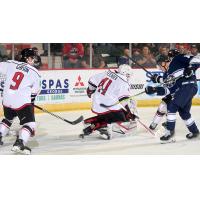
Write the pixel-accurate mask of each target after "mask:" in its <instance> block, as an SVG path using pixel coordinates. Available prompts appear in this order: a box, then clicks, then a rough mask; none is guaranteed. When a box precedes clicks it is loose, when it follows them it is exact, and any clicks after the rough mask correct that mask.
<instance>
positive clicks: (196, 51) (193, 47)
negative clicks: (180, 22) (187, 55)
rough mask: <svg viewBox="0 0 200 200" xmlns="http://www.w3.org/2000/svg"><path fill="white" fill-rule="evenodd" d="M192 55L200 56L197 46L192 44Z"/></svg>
mask: <svg viewBox="0 0 200 200" xmlns="http://www.w3.org/2000/svg"><path fill="white" fill-rule="evenodd" d="M191 54H192V55H193V56H197V55H200V53H199V50H198V48H197V45H196V44H192V45H191Z"/></svg>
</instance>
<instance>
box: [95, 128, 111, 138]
mask: <svg viewBox="0 0 200 200" xmlns="http://www.w3.org/2000/svg"><path fill="white" fill-rule="evenodd" d="M98 131H99V133H100V135H101V137H102V138H103V139H105V140H110V139H111V134H109V133H108V130H107V128H100V129H99V130H98Z"/></svg>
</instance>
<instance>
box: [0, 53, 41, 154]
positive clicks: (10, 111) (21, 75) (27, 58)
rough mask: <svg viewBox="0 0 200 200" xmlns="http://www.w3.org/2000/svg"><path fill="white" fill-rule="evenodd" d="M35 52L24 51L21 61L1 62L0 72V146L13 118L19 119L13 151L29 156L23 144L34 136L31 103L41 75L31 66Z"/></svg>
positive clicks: (27, 148) (28, 150)
mask: <svg viewBox="0 0 200 200" xmlns="http://www.w3.org/2000/svg"><path fill="white" fill-rule="evenodd" d="M34 58H35V52H34V50H33V49H23V50H22V52H21V56H20V61H15V60H8V61H7V62H0V73H2V74H5V76H6V80H5V83H4V89H3V102H2V104H3V110H4V117H5V118H4V119H3V120H2V122H1V124H0V144H3V142H2V137H4V136H6V135H7V134H8V132H9V129H10V126H11V125H12V122H13V119H14V118H15V117H18V118H19V120H20V125H22V128H21V130H20V131H19V134H18V136H17V140H16V141H15V143H14V145H13V148H12V151H14V152H21V153H25V154H30V153H31V149H30V148H29V147H27V146H25V144H26V143H27V142H28V140H29V138H30V137H31V136H34V134H35V126H36V123H35V116H34V107H33V103H34V100H35V97H36V96H37V94H38V93H39V92H40V78H41V77H40V75H39V73H38V70H37V69H36V68H34V67H33V65H34Z"/></svg>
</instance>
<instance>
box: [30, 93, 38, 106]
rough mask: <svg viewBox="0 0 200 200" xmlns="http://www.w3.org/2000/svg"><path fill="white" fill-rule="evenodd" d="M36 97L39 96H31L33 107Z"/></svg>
mask: <svg viewBox="0 0 200 200" xmlns="http://www.w3.org/2000/svg"><path fill="white" fill-rule="evenodd" d="M36 96H37V95H35V94H31V103H32V105H34V102H35V98H36Z"/></svg>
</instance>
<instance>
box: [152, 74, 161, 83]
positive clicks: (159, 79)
mask: <svg viewBox="0 0 200 200" xmlns="http://www.w3.org/2000/svg"><path fill="white" fill-rule="evenodd" d="M161 78H162V76H159V75H158V74H154V75H153V76H152V77H151V80H152V82H153V83H160V82H161Z"/></svg>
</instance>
